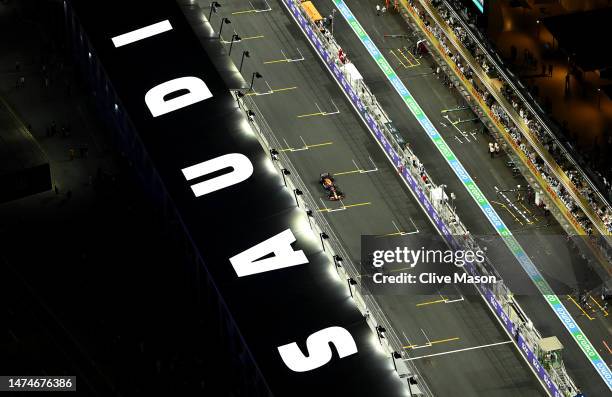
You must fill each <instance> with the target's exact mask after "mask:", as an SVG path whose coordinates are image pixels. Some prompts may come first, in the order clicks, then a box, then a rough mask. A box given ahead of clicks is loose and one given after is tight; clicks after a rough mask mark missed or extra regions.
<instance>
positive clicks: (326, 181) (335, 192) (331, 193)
mask: <svg viewBox="0 0 612 397" xmlns="http://www.w3.org/2000/svg"><path fill="white" fill-rule="evenodd" d="M319 182H320V183H321V186H323V189H325V191H326V192H327V198H328V199H330V200H332V201H336V200H342V199H343V198H344V193H342V192H341V191H340V189H338V186H336V184H335V183H334V177H333V176H332V174H330V173H329V172H324V173H322V174H321V178H320V179H319Z"/></svg>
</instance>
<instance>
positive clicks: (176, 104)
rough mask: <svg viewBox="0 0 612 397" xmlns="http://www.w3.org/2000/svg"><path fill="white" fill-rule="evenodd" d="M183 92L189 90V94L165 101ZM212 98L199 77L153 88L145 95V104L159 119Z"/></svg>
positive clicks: (180, 79)
mask: <svg viewBox="0 0 612 397" xmlns="http://www.w3.org/2000/svg"><path fill="white" fill-rule="evenodd" d="M181 90H187V91H188V92H186V93H184V94H181V95H179V96H177V97H176V98H172V99H168V100H165V99H164V98H165V97H166V96H168V95H170V94H172V93H175V92H177V91H181ZM212 96H213V95H212V93H211V92H210V90H209V89H208V86H207V85H206V83H204V82H203V81H202V80H201V79H199V78H197V77H193V76H187V77H179V78H177V79H174V80H169V81H166V82H165V83H161V84H159V85H156V86H155V87H153V88H151V89H150V90H149V91H148V92H147V93H146V94H145V102H146V104H147V106H148V107H149V110H150V111H151V114H152V115H153V117H157V116H161V115H164V114H166V113H170V112H174V111H175V110H178V109H181V108H184V107H185V106H189V105H193V104H194V103H196V102H200V101H203V100H205V99H208V98H212Z"/></svg>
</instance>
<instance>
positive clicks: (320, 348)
mask: <svg viewBox="0 0 612 397" xmlns="http://www.w3.org/2000/svg"><path fill="white" fill-rule="evenodd" d="M329 343H333V344H334V346H335V347H336V350H338V355H339V356H340V358H344V357H346V356H350V355H351V354H355V353H357V345H356V344H355V340H354V339H353V337H352V335H351V334H350V333H349V332H348V331H347V330H346V329H344V328H342V327H329V328H325V329H322V330H320V331H317V332H315V333H314V334H312V335H310V336H309V337H308V339H306V349H307V350H308V357H306V356H305V355H304V354H303V353H302V351H301V350H300V348H299V347H298V345H297V343H295V342H293V343H289V344H287V345H283V346H279V347H278V352H279V353H280V356H281V358H282V359H283V362H284V363H285V365H286V366H287V367H289V369H290V370H292V371H294V372H307V371H312V370H313V369H317V368H319V367H322V366H323V365H325V364H327V363H328V362H329V361H330V360H331V359H332V350H331V348H330V347H329Z"/></svg>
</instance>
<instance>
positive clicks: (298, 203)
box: [293, 189, 304, 207]
mask: <svg viewBox="0 0 612 397" xmlns="http://www.w3.org/2000/svg"><path fill="white" fill-rule="evenodd" d="M302 194H304V192H303V191H301V190H300V189H293V195H294V196H295V205H297V206H298V207H299V206H300V202H299V200H298V196H301V195H302Z"/></svg>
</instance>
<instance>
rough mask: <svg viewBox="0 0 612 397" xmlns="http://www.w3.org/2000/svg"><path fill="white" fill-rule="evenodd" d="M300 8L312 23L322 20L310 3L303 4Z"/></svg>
mask: <svg viewBox="0 0 612 397" xmlns="http://www.w3.org/2000/svg"><path fill="white" fill-rule="evenodd" d="M302 8H303V9H304V11H305V12H306V15H308V18H310V20H311V21H312V22H318V21H320V20H321V19H323V17H322V16H321V14H320V13H319V11H318V10H317V8H316V7H315V6H314V4H312V1H305V2H303V3H302Z"/></svg>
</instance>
